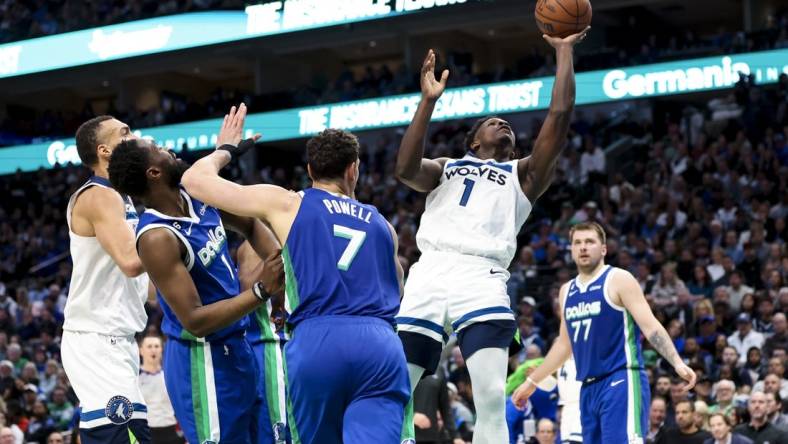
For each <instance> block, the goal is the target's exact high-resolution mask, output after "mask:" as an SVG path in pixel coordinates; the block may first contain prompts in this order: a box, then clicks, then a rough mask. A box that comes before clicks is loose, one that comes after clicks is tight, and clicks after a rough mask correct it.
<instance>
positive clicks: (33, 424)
mask: <svg viewBox="0 0 788 444" xmlns="http://www.w3.org/2000/svg"><path fill="white" fill-rule="evenodd" d="M54 430H55V421H54V420H52V418H50V417H49V410H48V409H47V406H46V404H44V403H43V402H42V401H36V402H35V404H33V415H32V417H31V418H30V423H29V424H28V426H27V432H26V433H25V436H26V439H27V440H28V441H34V442H44V441H45V440H46V438H47V436H49V434H50V433H52V432H53V431H54Z"/></svg>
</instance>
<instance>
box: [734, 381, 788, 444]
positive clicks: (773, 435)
mask: <svg viewBox="0 0 788 444" xmlns="http://www.w3.org/2000/svg"><path fill="white" fill-rule="evenodd" d="M747 410H748V411H749V412H750V423H749V424H740V425H738V426H737V427H736V429H734V431H735V432H736V433H740V434H742V435H744V436H746V437H748V438H750V439H751V440H752V441H753V442H754V443H755V444H767V443H768V444H788V434H786V433H785V432H783V431H781V430H780V429H778V428H777V427H775V426H774V425H772V424H770V423H769V421H768V419H767V418H768V415H767V412H766V395H765V394H764V393H763V392H753V393H751V394H750V401H749V403H748V404H747Z"/></svg>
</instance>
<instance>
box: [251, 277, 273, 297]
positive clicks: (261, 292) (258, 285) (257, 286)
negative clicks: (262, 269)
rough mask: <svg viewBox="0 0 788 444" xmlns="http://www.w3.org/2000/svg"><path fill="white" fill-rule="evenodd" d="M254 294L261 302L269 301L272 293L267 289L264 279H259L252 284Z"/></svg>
mask: <svg viewBox="0 0 788 444" xmlns="http://www.w3.org/2000/svg"><path fill="white" fill-rule="evenodd" d="M252 294H254V296H255V297H256V298H257V299H259V300H260V301H261V302H268V300H269V299H271V295H270V294H268V292H267V291H265V286H264V285H263V282H262V281H257V282H255V283H254V284H253V285H252Z"/></svg>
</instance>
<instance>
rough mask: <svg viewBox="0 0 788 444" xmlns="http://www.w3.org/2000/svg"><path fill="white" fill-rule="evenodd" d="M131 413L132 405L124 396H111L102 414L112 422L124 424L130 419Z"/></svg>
mask: <svg viewBox="0 0 788 444" xmlns="http://www.w3.org/2000/svg"><path fill="white" fill-rule="evenodd" d="M132 413H134V406H133V405H132V404H131V401H129V398H126V397H125V396H113V397H112V399H110V400H109V402H108V403H107V407H106V408H105V409H104V414H105V415H107V418H109V420H110V421H112V423H113V424H126V423H127V422H129V421H130V420H131V414H132Z"/></svg>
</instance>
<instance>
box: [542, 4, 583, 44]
mask: <svg viewBox="0 0 788 444" xmlns="http://www.w3.org/2000/svg"><path fill="white" fill-rule="evenodd" d="M534 15H535V16H536V26H537V27H539V30H540V31H542V34H547V35H549V36H551V37H561V38H563V37H567V36H570V35H572V34H575V33H578V32H580V31H582V30H583V29H585V28H586V26H588V25H589V23H591V2H590V1H589V0H539V1H537V2H536V10H535V11H534Z"/></svg>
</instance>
